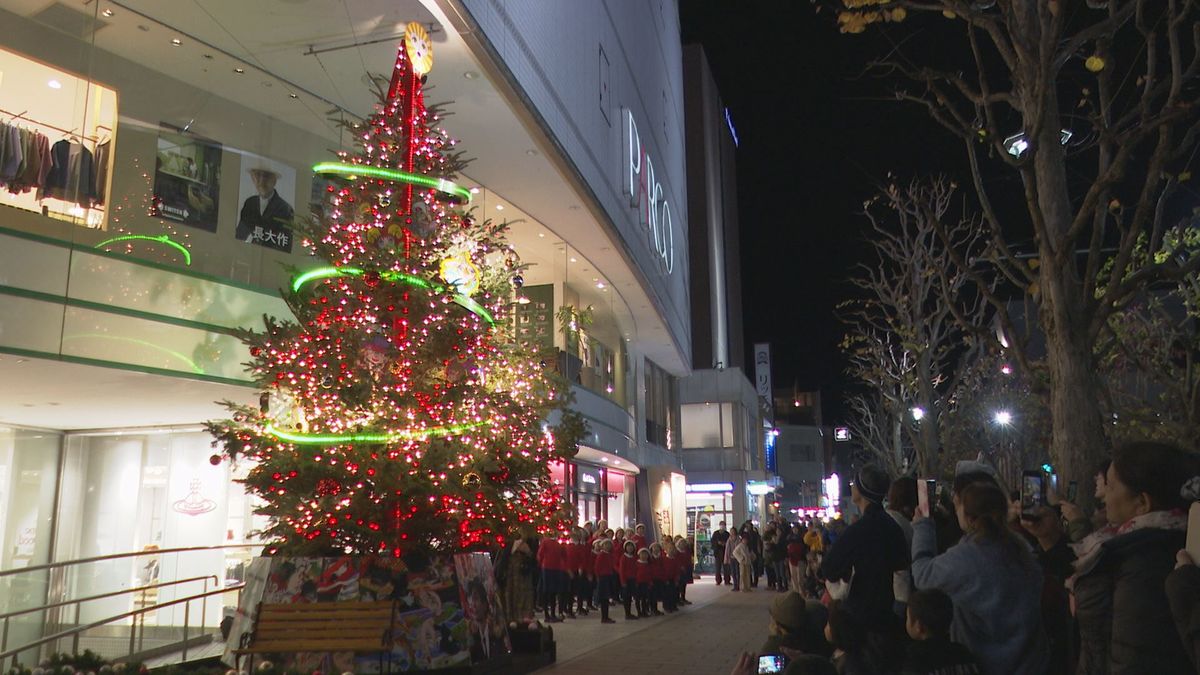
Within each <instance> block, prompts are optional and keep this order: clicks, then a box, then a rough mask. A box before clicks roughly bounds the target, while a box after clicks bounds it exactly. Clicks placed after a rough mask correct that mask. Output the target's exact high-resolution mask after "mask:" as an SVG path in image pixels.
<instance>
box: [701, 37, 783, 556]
mask: <svg viewBox="0 0 1200 675" xmlns="http://www.w3.org/2000/svg"><path fill="white" fill-rule="evenodd" d="M683 63H684V68H683V71H684V92H685V96H684V101H685V106H686V115H685V119H686V121H687V135H686V139H687V145H688V156H687V179H688V228H689V237H688V252H689V256H690V260H691V284H690V292H691V306H692V353H691V358H692V366H693V368H694V370H693V371H692V374H691V375H690V376H688V377H687V378H686V379H684V380H683V382H682V383H681V394H680V418H681V426H682V427H683V436H682V447H683V465H684V468H685V469H686V470H687V488H686V489H687V508H688V533H689V536H693V537H694V538H695V540H696V550H697V552H698V555H699V560H698V561H697V562H698V565H699V568H700V569H701V570H708V569H712V567H713V564H714V563H713V560H712V558H711V548H710V547H709V546H708V540H709V535H710V534H711V532H712V531H714V530H715V529H716V528H717V527H718V526H719V524H720V522H721V521H725V522H726V524H727V525H728V526H729V527H736V526H739V525H740V524H742V523H743V522H745V521H747V520H750V521H754V522H761V521H763V520H765V519H766V517H767V516H769V515H770V514H771V512H772V504H773V502H774V499H773V498H769V495H772V494H773V493H774V491H775V489H776V487H777V485H778V480H777V478H776V477H775V476H774V474H773V472H772V471H771V469H770V467H768V465H767V460H768V456H767V454H766V449H767V442H768V441H769V440H773V436H771V435H770V431H771V426H770V423H769V415H768V414H767V413H768V412H769V409H768V408H767V407H766V403H765V401H763V400H760V398H759V396H758V394H757V393H756V390H755V387H754V384H753V383H752V381H751V380H750V378H749V377H748V376H747V374H746V372H745V370H744V366H745V363H744V361H745V355H744V352H745V338H744V330H743V327H742V290H741V272H740V262H739V247H738V214H737V171H736V162H737V157H736V149H737V138H736V133H735V128H734V126H733V124H732V121H731V119H730V116H729V113H728V111H727V110H726V108H725V107H724V105H723V104H722V103H721V98H720V92H719V91H718V90H717V85H716V82H715V80H714V79H713V75H712V71H711V69H710V68H709V65H708V61H707V59H706V57H705V55H704V51H703V49H702V48H701V47H699V46H697V45H691V46H688V47H685V48H684V55H683Z"/></svg>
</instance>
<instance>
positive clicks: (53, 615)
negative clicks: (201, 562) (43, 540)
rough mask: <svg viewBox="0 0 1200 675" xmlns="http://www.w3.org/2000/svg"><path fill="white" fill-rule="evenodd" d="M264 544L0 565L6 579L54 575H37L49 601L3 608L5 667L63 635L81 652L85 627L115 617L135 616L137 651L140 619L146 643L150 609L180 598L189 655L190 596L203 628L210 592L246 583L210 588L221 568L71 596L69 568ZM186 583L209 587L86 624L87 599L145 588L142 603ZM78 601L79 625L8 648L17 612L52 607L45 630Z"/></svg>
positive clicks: (0, 647) (1, 656) (1, 657)
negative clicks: (150, 595) (84, 608)
mask: <svg viewBox="0 0 1200 675" xmlns="http://www.w3.org/2000/svg"><path fill="white" fill-rule="evenodd" d="M261 547H262V544H228V545H222V546H185V547H176V548H160V549H154V550H145V551H131V552H126V553H112V554H107V555H100V556H91V557H87V558H77V559H74V560H61V561H56V562H50V563H44V564H40V565H30V566H28V567H19V568H13V569H9V570H0V583H2V582H5V581H6V580H7V579H8V578H14V577H16V576H17V575H28V574H30V573H36V572H46V573H47V574H48V576H46V577H41V579H40V580H38V581H35V583H37V584H38V585H42V584H44V588H45V591H44V598H45V599H46V601H47V602H45V603H44V604H41V605H39V606H37V607H28V608H22V609H15V610H12V611H9V612H7V613H4V614H0V621H2V622H3V623H2V626H0V667H3V665H4V662H5V660H6V659H7V658H8V657H9V656H12V657H13V663H14V664H15V663H16V661H17V658H16V655H17V654H20V653H24V652H27V651H29V650H32V649H36V648H40V647H42V645H45V644H48V643H52V642H55V641H58V640H62V639H64V638H72V650H73V651H76V652H77V651H78V649H79V640H80V636H81V634H82V633H84V632H86V631H88V630H90V629H92V628H96V627H99V626H104V625H107V624H112V623H114V622H118V621H123V620H125V619H131V624H132V625H131V627H130V642H129V644H130V652H129V653H130V654H133V653H134V651H135V648H137V647H138V646H139V644H140V643H139V642H138V640H137V637H138V634H139V631H138V627H139V623H140V626H141V638H142V643H144V641H145V637H146V615H147V614H148V613H150V612H153V611H156V610H158V609H161V608H164V607H171V606H175V605H178V604H180V603H184V610H183V612H184V616H183V618H184V626H183V633H184V645H185V646H184V652H185V656H186V649H187V648H186V642H187V635H188V632H189V629H190V628H191V626H190V618H191V617H190V611H191V602H190V601H192V600H200V601H201V608H200V611H201V617H202V618H201V621H200V627H201V630H203V629H204V626H205V622H206V617H207V615H208V598H209V597H211V596H214V595H222V594H225V593H230V592H236V591H239V590H240V589H241V588H242V586H243V584H242V583H236V584H233V585H229V586H224V587H220V588H216V589H214V590H211V591H210V590H209V583H210V582H211V583H213V584H214V585H217V586H220V585H221V582H222V579H220V578H219V577H218V576H217V575H215V574H208V575H201V576H193V577H189V578H187V579H177V580H173V581H164V582H156V583H147V584H143V585H140V586H138V587H136V588H128V589H119V590H116V591H109V592H105V593H99V594H95V595H89V596H87V597H82V598H69V597H67V595H68V590H67V589H68V587H69V586H70V585H71V584H70V583H69V582H70V579H71V578H72V575H70V574H69V573H70V572H71V571H72V569H73V568H78V567H80V566H82V565H86V564H89V563H105V562H109V561H114V560H122V559H136V558H141V557H146V556H155V557H159V556H165V555H172V554H187V553H203V552H213V551H228V550H237V549H257V548H261ZM195 571H196V572H198V571H202V570H195ZM37 576H39V577H40V576H41V575H37ZM150 581H155V580H154V579H150ZM186 583H203V584H204V586H203V592H201V593H199V594H197V595H192V596H188V597H186V598H177V599H173V600H170V601H166V602H162V603H156V604H153V605H151V606H140V607H136V609H133V610H131V611H128V612H123V613H121V614H118V615H115V616H110V617H107V618H100V619H97V620H95V621H90V622H89V623H88V624H87V625H80V620H81V608H82V606H83V604H84V603H87V602H92V601H97V600H105V599H111V598H115V597H119V596H123V595H132V596H134V597H136V594H138V593H140V594H141V599H142V604H143V605H144V604H145V601H146V596H147V593H148V592H153V591H156V590H157V589H160V588H169V587H177V586H180V585H182V584H186ZM72 605H74V607H75V612H74V626H73V627H72V628H70V629H67V630H63V631H60V632H56V633H54V634H53V635H49V636H43V637H40V638H39V639H37V640H34V641H32V642H29V643H27V644H23V645H21V646H19V647H15V648H13V649H9V648H8V642H9V639H10V630H9V627H10V619H12V618H14V617H20V616H26V615H30V614H36V613H39V612H48V614H47V615H46V616H45V617H44V618H43V619H42V626H43V628H42V630H53V629H55V628H61V627H62V626H63V625H65V624H66V622H64V621H61V620H60V618H59V613H60V612H63V611H67V612H69V611H70V610H69V609H65V610H64V608H69V607H70V606H72ZM116 609H119V607H113V608H111V609H110V611H112V610H116ZM177 627H178V626H177V625H176V628H177Z"/></svg>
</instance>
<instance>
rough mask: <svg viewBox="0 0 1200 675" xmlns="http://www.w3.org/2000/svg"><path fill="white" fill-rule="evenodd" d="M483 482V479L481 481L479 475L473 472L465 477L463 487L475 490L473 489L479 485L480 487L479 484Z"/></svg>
mask: <svg viewBox="0 0 1200 675" xmlns="http://www.w3.org/2000/svg"><path fill="white" fill-rule="evenodd" d="M482 480H483V479H481V478H480V477H479V474H477V473H475V472H474V471H472V472H470V473H468V474H467V475H465V476H463V479H462V484H463V487H469V488H473V487H476V486H477V485H479V483H480V482H482Z"/></svg>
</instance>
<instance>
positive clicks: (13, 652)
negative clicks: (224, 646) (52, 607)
mask: <svg viewBox="0 0 1200 675" xmlns="http://www.w3.org/2000/svg"><path fill="white" fill-rule="evenodd" d="M201 578H204V577H201ZM245 585H246V583H245V582H242V583H240V584H235V585H233V586H229V587H227V588H219V589H217V590H214V591H208V592H207V593H200V594H197V595H189V596H188V597H186V598H176V599H175V600H171V601H170V602H162V603H159V604H156V605H152V606H150V607H142V608H139V609H135V610H132V611H129V612H125V613H123V614H118V615H116V616H110V617H108V618H107V619H101V620H99V621H93V622H91V623H89V624H87V625H86V626H75V627H74V628H71V629H68V630H65V631H62V632H59V633H55V634H53V635H46V636H43V637H41V638H39V639H37V640H34V641H33V642H30V643H27V644H24V645H21V646H20V647H16V648H13V649H9V650H8V651H4V652H0V667H3V665H4V660H5V659H7V658H8V657H10V656H11V657H13V666H14V667H15V666H16V665H17V658H16V657H17V654H20V653H21V652H24V651H28V650H30V649H33V648H34V647H41V646H42V645H44V644H47V643H50V642H54V641H56V640H61V639H63V638H65V637H70V636H72V635H76V634H78V633H82V632H84V631H88V630H91V629H93V628H98V627H100V626H103V625H105V624H109V623H112V622H114V621H120V620H121V619H128V618H129V617H135V616H138V615H140V614H145V613H147V612H152V611H158V610H159V609H162V608H163V607H171V606H173V605H178V604H179V603H181V602H184V603H190V602H191V601H192V600H200V599H202V598H208V597H211V596H213V595H224V594H225V593H230V592H233V591H240V590H241V589H242V588H243V587H244V586H245ZM189 607H190V605H185V606H184V611H183V617H184V618H183V645H184V647H183V650H184V652H183V653H184V657H185V658H186V656H187V641H188V614H189V611H188V609H189ZM136 635H137V630H136V626H135V629H134V630H131V631H130V634H129V653H130V654H133V645H134V642H135V637H136Z"/></svg>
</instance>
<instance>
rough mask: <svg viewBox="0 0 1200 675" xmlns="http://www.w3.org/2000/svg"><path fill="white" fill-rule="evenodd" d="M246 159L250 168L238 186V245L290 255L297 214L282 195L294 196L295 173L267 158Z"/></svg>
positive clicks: (248, 156) (249, 157) (293, 170)
mask: <svg viewBox="0 0 1200 675" xmlns="http://www.w3.org/2000/svg"><path fill="white" fill-rule="evenodd" d="M245 157H246V159H247V160H250V161H247V162H246V163H245V165H246V166H248V167H249V168H247V169H246V170H245V171H244V172H243V175H242V179H241V182H240V185H239V190H238V198H239V199H240V200H241V202H242V210H241V212H240V213H239V214H238V224H237V232H236V234H235V236H236V237H237V239H238V241H244V242H246V243H249V244H258V245H259V246H265V247H267V248H272V249H275V250H276V251H283V252H285V253H291V251H292V240H293V239H294V238H295V235H294V234H293V233H292V219H293V216H294V212H293V210H292V204H291V202H290V201H288V200H287V199H285V198H284V197H283V195H284V194H287V195H289V196H291V195H294V194H295V192H296V170H295V169H293V168H291V167H289V166H287V165H284V164H281V163H279V162H275V161H272V160H269V159H266V158H260V157H254V156H251V155H246V156H245ZM292 199H293V200H294V199H295V197H294V196H292Z"/></svg>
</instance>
